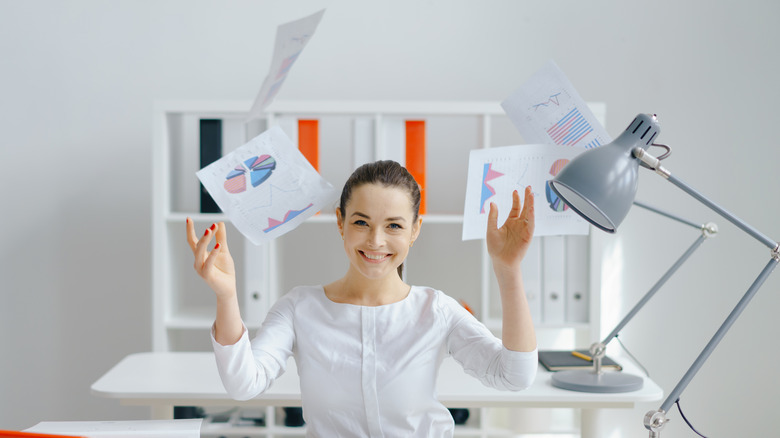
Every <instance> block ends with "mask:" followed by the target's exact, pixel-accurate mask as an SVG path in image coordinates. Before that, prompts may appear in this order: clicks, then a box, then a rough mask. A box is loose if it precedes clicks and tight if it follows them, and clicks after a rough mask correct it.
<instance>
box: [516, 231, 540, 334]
mask: <svg viewBox="0 0 780 438" xmlns="http://www.w3.org/2000/svg"><path fill="white" fill-rule="evenodd" d="M539 240H540V239H533V240H531V246H529V247H528V253H526V255H525V258H524V259H523V264H522V268H521V269H522V270H523V284H524V286H525V296H526V298H527V299H528V306H529V307H530V310H531V318H532V319H533V322H534V324H539V323H540V322H542V263H541V251H540V248H541V244H540V243H539Z"/></svg>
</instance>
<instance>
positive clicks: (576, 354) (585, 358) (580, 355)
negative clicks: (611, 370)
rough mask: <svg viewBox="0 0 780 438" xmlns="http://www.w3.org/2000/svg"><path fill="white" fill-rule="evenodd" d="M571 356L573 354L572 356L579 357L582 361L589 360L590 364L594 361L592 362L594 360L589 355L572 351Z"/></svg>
mask: <svg viewBox="0 0 780 438" xmlns="http://www.w3.org/2000/svg"><path fill="white" fill-rule="evenodd" d="M571 354H572V356H574V357H579V358H580V359H584V360H587V361H588V362H590V361H592V360H593V358H592V357H590V356H588V355H587V354H582V353H580V352H579V351H572V352H571Z"/></svg>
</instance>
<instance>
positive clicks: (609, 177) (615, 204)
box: [550, 114, 780, 438]
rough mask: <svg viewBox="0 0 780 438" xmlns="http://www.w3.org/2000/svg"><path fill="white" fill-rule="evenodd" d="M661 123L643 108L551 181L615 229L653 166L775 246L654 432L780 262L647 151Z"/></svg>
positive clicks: (651, 424)
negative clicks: (615, 134) (645, 170)
mask: <svg viewBox="0 0 780 438" xmlns="http://www.w3.org/2000/svg"><path fill="white" fill-rule="evenodd" d="M659 132H660V128H659V125H658V119H657V118H656V116H655V115H650V114H639V115H638V116H637V117H636V118H635V119H634V120H633V121H632V122H631V123H630V124H629V125H628V128H626V130H625V131H624V132H623V133H622V134H620V136H619V137H618V138H617V139H615V140H614V141H613V142H612V143H609V144H607V145H604V146H601V147H598V148H595V149H589V150H587V151H585V152H583V153H582V154H580V155H578V156H577V157H576V158H574V159H573V160H571V162H569V164H568V165H566V167H564V168H563V169H561V171H560V172H558V175H556V176H555V178H553V180H552V181H550V186H551V187H552V189H553V190H554V191H555V193H556V194H557V195H558V196H559V197H560V198H561V199H563V201H564V202H565V203H566V204H567V205H568V206H569V207H571V208H572V210H574V211H575V212H577V213H578V214H579V215H580V216H582V217H583V218H584V219H585V220H587V221H588V222H590V223H591V224H593V225H594V226H595V227H596V228H599V229H601V230H604V231H606V232H609V233H614V232H615V231H616V230H617V227H618V225H620V223H621V222H622V221H623V219H624V218H625V216H626V214H627V213H628V210H629V209H630V207H631V205H632V203H633V201H634V196H635V195H636V190H637V185H638V173H639V170H638V169H639V166H640V165H641V166H642V167H645V168H648V169H650V170H653V171H654V172H655V173H657V174H658V175H660V176H662V177H663V178H664V179H666V180H667V181H669V182H671V183H672V184H674V185H675V186H676V187H678V188H679V189H681V190H683V191H684V192H686V193H688V194H689V195H690V196H692V197H693V198H694V199H696V200H697V201H699V202H700V203H702V204H704V205H705V206H707V207H708V208H710V209H711V210H713V211H714V212H716V213H718V214H719V215H720V216H722V217H723V218H725V219H726V220H728V221H729V222H731V223H733V224H734V225H736V226H737V228H739V229H741V230H742V231H744V232H745V233H747V234H748V235H750V236H752V237H753V238H754V239H756V240H758V241H759V242H761V243H763V244H764V245H766V246H767V247H768V248H769V249H770V258H769V261H768V262H767V264H766V266H765V267H764V268H763V269H762V270H761V272H760V273H759V274H758V276H757V277H756V279H755V280H754V281H753V283H752V284H751V285H750V287H749V288H748V290H747V291H746V292H745V294H744V295H743V297H742V298H741V299H740V301H739V302H738V303H737V305H736V306H735V307H734V309H733V310H732V311H731V313H730V314H729V315H728V317H726V320H725V321H723V323H722V324H721V326H720V328H718V330H717V331H716V332H715V334H714V335H713V337H712V339H710V341H709V342H708V343H707V345H706V346H705V347H704V349H703V350H702V351H701V353H700V354H699V356H698V357H697V358H696V359H695V360H694V362H693V364H691V366H690V368H689V369H688V371H687V372H686V373H685V375H683V377H682V379H680V381H679V382H678V383H677V386H675V388H674V389H673V390H672V392H671V393H670V394H669V396H668V397H667V398H666V400H665V401H664V402H663V404H661V406H660V408H659V409H658V410H655V411H649V412H648V413H647V414H645V418H644V425H645V428H646V429H647V430H649V431H650V437H651V438H658V437H660V431H661V430H662V429H663V427H664V426H665V425H666V423H667V422H668V421H669V420H668V419H667V418H666V413H667V412H668V411H669V409H670V408H671V407H672V405H673V404H674V403H675V402H676V401H677V400H678V399H679V397H680V395H681V394H682V392H683V391H684V390H685V388H686V387H687V386H688V384H689V383H690V382H691V380H692V379H693V377H694V376H695V375H696V373H697V372H698V371H699V369H700V368H701V367H702V365H704V362H706V361H707V359H708V358H709V356H710V354H711V353H712V352H713V351H714V350H715V348H716V347H717V346H718V344H719V343H720V341H721V340H722V339H723V337H724V336H725V335H726V333H727V332H728V330H729V329H730V328H731V326H732V324H733V323H734V322H735V321H736V320H737V318H739V315H740V314H741V313H742V311H743V310H744V309H745V308H746V307H747V305H748V304H749V303H750V300H751V299H752V298H753V296H754V295H755V294H756V292H757V291H758V289H760V288H761V286H762V285H763V283H764V281H766V279H767V278H769V275H770V274H771V273H772V271H773V270H774V269H775V267H777V264H778V262H780V245H778V243H777V242H776V241H774V240H772V239H770V238H769V237H767V236H766V235H764V234H763V233H761V232H760V231H758V230H757V229H755V228H753V227H752V226H750V225H748V224H747V223H746V222H744V221H743V220H741V219H740V218H738V217H736V216H734V215H733V214H732V213H730V212H728V211H727V210H725V209H724V208H722V207H721V206H720V205H718V204H716V203H715V202H713V201H711V200H710V199H709V198H707V197H705V196H704V195H702V194H701V193H699V192H698V191H696V190H695V189H693V188H692V187H690V186H689V185H688V184H686V183H684V182H683V181H681V180H680V179H679V178H677V177H675V176H674V175H672V174H671V172H669V171H668V170H667V169H665V168H664V167H663V166H661V163H660V161H661V160H660V159H659V158H656V157H654V156H652V155H651V154H649V153H648V152H647V149H648V148H649V147H650V146H661V145H656V144H654V143H653V140H654V139H655V138H656V137H657V136H658V133H659Z"/></svg>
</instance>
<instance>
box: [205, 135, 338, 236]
mask: <svg viewBox="0 0 780 438" xmlns="http://www.w3.org/2000/svg"><path fill="white" fill-rule="evenodd" d="M197 175H198V178H199V179H200V181H201V183H203V186H204V187H206V190H208V192H209V194H210V195H211V197H212V198H214V201H216V202H217V205H219V208H220V209H222V211H223V212H224V213H225V214H226V215H227V217H228V218H229V219H230V221H231V222H232V223H233V225H235V226H236V228H237V229H238V231H240V232H241V234H243V235H244V236H246V237H247V238H248V239H249V240H250V241H251V242H252V243H254V244H255V245H260V244H262V243H265V242H268V241H271V240H273V239H275V238H277V237H279V236H281V235H282V234H285V233H287V232H289V231H292V230H293V229H295V228H296V227H297V226H298V225H300V224H301V223H302V222H303V221H304V220H306V218H308V217H310V216H312V215H314V214H316V213H317V212H318V211H320V210H323V209H326V208H327V209H330V208H331V207H333V205H334V203H335V201H336V196H337V193H336V190H335V189H334V188H333V186H332V185H331V184H330V183H329V182H327V181H325V180H324V179H323V178H322V176H320V174H319V173H317V171H316V170H314V168H313V167H312V166H311V164H309V161H308V160H306V158H305V157H304V156H303V155H302V154H301V153H300V151H298V148H296V147H295V145H294V144H293V142H292V140H290V138H289V137H287V135H285V133H284V131H282V129H281V128H279V127H278V126H275V127H273V128H271V129H269V130H268V131H265V132H264V133H262V134H260V135H259V136H257V137H255V138H254V139H252V140H250V141H249V142H248V143H247V144H245V145H243V146H241V147H239V148H237V149H236V150H234V151H233V152H231V153H229V154H227V155H225V156H224V157H222V158H220V159H219V160H217V161H215V162H213V163H211V164H209V165H208V166H206V167H204V168H203V169H201V170H200V171H198V172H197Z"/></svg>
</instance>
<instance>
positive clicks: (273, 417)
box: [152, 101, 603, 438]
mask: <svg viewBox="0 0 780 438" xmlns="http://www.w3.org/2000/svg"><path fill="white" fill-rule="evenodd" d="M250 107H251V102H248V101H165V102H158V103H157V104H156V106H155V116H154V124H155V126H154V134H155V138H154V150H153V192H154V193H153V206H152V236H153V237H152V250H153V254H152V261H153V275H152V283H153V284H152V300H153V318H152V320H153V328H152V333H153V349H154V350H155V351H203V350H210V344H209V341H208V330H209V329H210V327H211V324H212V323H213V319H214V298H213V293H212V292H211V291H210V290H209V289H208V287H207V286H206V285H205V284H203V282H202V281H201V280H200V278H198V277H197V275H196V274H195V273H194V271H193V269H192V254H191V252H190V249H189V247H188V245H187V243H186V240H185V233H184V230H185V218H186V217H191V218H192V219H193V220H194V222H195V226H196V230H201V231H202V230H205V228H206V227H208V226H209V225H211V224H212V223H214V222H217V221H223V220H224V221H226V222H227V224H228V243H229V246H230V250H231V254H232V255H233V257H234V259H235V261H236V266H237V271H238V275H239V278H238V288H239V295H240V299H241V306H242V314H243V317H244V320H245V322H246V323H247V326H248V327H249V329H250V331H252V330H254V329H256V328H257V327H259V325H260V323H261V322H262V319H263V316H264V314H265V312H266V311H267V309H268V307H269V306H270V305H271V304H272V303H273V302H274V301H275V300H276V299H277V298H278V297H279V296H280V295H281V294H283V293H285V292H286V291H287V290H289V289H290V288H291V287H293V286H295V285H299V284H326V283H328V282H330V281H333V280H335V279H336V278H338V276H340V275H342V274H343V272H344V271H345V270H346V267H347V260H346V257H341V258H340V257H335V256H334V254H338V251H339V250H340V248H341V241H340V239H339V236H338V233H337V229H336V224H335V215H334V214H332V213H331V212H328V211H323V212H321V213H320V214H318V215H317V216H315V217H312V218H310V219H309V220H307V221H306V222H305V223H304V224H302V225H301V226H300V227H298V228H297V229H296V230H295V231H294V232H292V233H288V234H286V235H284V236H282V237H280V238H279V239H277V240H275V241H273V242H271V243H270V244H268V245H264V246H255V245H253V244H251V243H250V242H248V241H247V240H246V239H244V238H243V236H242V235H241V234H240V233H239V232H238V231H237V230H236V229H235V228H233V227H232V225H231V224H230V223H229V222H228V221H227V220H226V217H225V216H224V215H223V214H214V213H199V211H200V204H199V199H200V198H199V196H200V186H199V181H198V179H197V177H196V176H195V172H197V170H199V168H200V166H199V130H198V126H199V120H200V119H221V120H222V126H223V134H222V142H223V153H228V152H230V151H231V150H233V149H235V148H236V147H238V146H240V145H242V144H244V143H246V142H247V141H248V140H249V139H251V138H253V137H254V136H256V135H258V134H260V133H261V132H263V131H264V130H265V129H267V128H268V127H270V126H273V125H275V124H278V125H280V126H281V127H282V128H283V129H284V130H285V132H286V133H287V134H288V136H290V137H291V138H292V139H293V141H297V130H296V129H294V128H295V127H296V123H297V120H298V119H312V118H314V119H317V120H319V126H320V131H319V132H320V134H319V135H320V145H321V146H320V154H321V155H320V173H321V174H322V175H323V177H324V178H325V179H326V180H328V181H330V182H331V183H332V184H333V185H334V187H337V188H339V189H340V187H341V186H342V185H343V183H344V181H345V180H346V178H347V177H348V176H349V174H350V173H351V172H352V170H353V169H354V168H355V167H356V166H357V165H359V164H362V163H363V162H367V161H372V160H375V159H395V160H398V161H400V162H402V163H403V162H404V156H403V147H402V144H403V135H404V134H403V121H404V120H408V119H413V120H425V121H426V154H427V187H426V190H427V194H428V195H427V206H428V211H427V214H426V215H424V217H423V232H422V234H421V237H420V238H419V239H418V241H417V242H416V244H415V247H414V248H413V250H412V251H411V253H410V255H409V258H408V260H407V262H406V264H405V266H406V269H407V270H406V276H407V281H408V282H409V283H412V284H419V285H430V286H434V287H436V288H438V289H441V290H443V291H445V292H446V293H448V294H449V295H451V296H453V297H455V298H456V299H460V300H463V301H465V302H467V303H468V304H469V306H470V307H471V308H472V309H473V310H474V313H475V315H476V316H477V317H478V318H480V320H482V321H483V322H484V323H485V324H486V325H487V326H488V327H489V328H491V329H492V330H494V331H496V332H497V333H498V332H499V331H500V320H501V313H500V303H499V300H498V292H497V287H496V285H495V282H494V280H493V275H492V269H491V267H490V260H489V257H488V255H487V250H486V248H485V245H484V242H483V241H462V240H461V231H462V222H463V221H462V212H463V208H464V207H463V205H464V193H465V187H466V169H467V164H468V151H469V150H471V149H474V148H482V147H493V146H504V145H511V144H522V143H523V141H522V139H521V137H520V136H519V134H518V133H517V132H516V130H515V129H514V127H513V126H512V124H511V122H510V121H509V120H508V119H507V118H506V116H505V114H504V112H503V110H502V109H501V107H500V105H499V103H497V102H417V101H407V102H395V101H389V102H372V101H367V102H363V101H361V102H344V101H327V102H326V101H321V102H314V101H312V102H303V101H301V102H294V101H287V102H284V101H277V102H275V103H274V104H273V105H272V106H271V107H270V108H269V111H268V113H267V117H266V118H265V119H264V120H260V121H252V122H250V123H245V118H246V115H247V112H248V110H249V108H250ZM592 108H593V109H594V112H596V113H597V114H599V113H600V112H601V113H602V114H603V107H601V106H599V105H592ZM537 199H538V198H537ZM334 207H335V206H334ZM552 239H557V240H555V242H557V243H553V240H551V239H550V238H540V239H537V240H536V241H537V243H535V246H534V248H533V249H532V251H531V253H530V254H529V256H528V257H527V258H526V261H524V263H525V264H526V266H524V274H525V272H526V269H527V270H528V271H529V272H533V273H536V274H535V275H536V276H537V279H536V280H533V281H532V284H531V285H530V286H528V285H527V288H528V290H527V293H528V296H529V299H530V300H532V301H534V300H535V303H536V304H535V305H536V306H537V310H536V312H537V315H536V316H537V320H538V322H537V323H536V326H537V334H538V336H539V341H540V348H573V347H575V346H584V345H589V344H590V342H592V341H593V340H595V339H597V338H598V335H599V327H598V324H597V322H598V321H599V320H600V318H599V316H600V315H599V309H600V299H599V295H598V293H594V292H593V291H599V290H600V278H599V273H600V266H599V263H598V262H599V260H600V257H599V254H598V248H597V246H598V245H597V244H594V242H592V240H591V238H590V237H588V236H562V237H557V236H556V237H554V238H552ZM548 240H549V243H550V245H549V246H550V247H551V248H552V247H559V248H561V253H560V256H559V257H556V258H557V259H559V260H557V262H558V263H559V265H560V266H562V268H560V269H559V270H558V271H556V272H559V273H563V274H564V276H565V277H564V279H558V278H557V277H556V279H555V281H552V280H550V281H547V285H548V286H549V285H550V284H559V285H560V287H563V290H557V291H545V290H544V287H545V282H546V280H545V278H544V277H545V269H544V268H545V267H544V260H545V257H544V251H550V250H549V249H547V250H546V249H545V248H546V247H547V246H548V244H547V241H548ZM304 249H305V250H304ZM567 254H571V256H567ZM575 255H576V256H577V257H578V258H577V259H576V260H573V259H572V260H571V261H567V260H568V259H569V258H571V257H574V256H575ZM548 256H549V252H548ZM582 257H585V258H586V260H582ZM547 259H549V257H547ZM301 267H305V269H301ZM570 269H576V270H578V271H577V272H576V275H569V271H568V270H570ZM533 275H534V274H528V275H526V276H527V277H530V278H533ZM549 275H557V274H549ZM566 278H576V279H577V282H578V283H579V284H577V285H573V284H567V281H568V280H566ZM558 280H561V281H558ZM550 293H553V294H556V296H557V299H558V300H565V299H566V297H567V295H568V296H569V299H570V300H571V299H574V298H573V297H574V295H575V294H576V295H577V296H579V297H581V299H583V300H585V301H584V304H583V305H585V306H586V312H585V313H584V314H583V313H580V315H579V316H578V317H577V318H568V317H564V319H563V320H556V321H555V322H552V323H548V322H545V320H544V301H545V300H550V299H554V298H553V297H551V296H546V294H548V295H549V294H550ZM560 305H561V306H563V305H564V304H560ZM488 416H489V412H488V411H487V409H486V408H482V409H473V410H472V418H471V419H470V420H469V423H468V424H467V425H466V426H463V427H460V426H459V427H458V435H459V436H476V437H485V438H487V437H494V436H495V437H498V436H508V432H506V433H505V432H502V431H500V430H494V429H491V428H490V427H489V425H488V424H487V423H488V421H487V420H486V419H487V418H488ZM277 418H278V415H277V413H276V410H275V409H273V408H268V409H267V412H266V419H267V422H268V424H269V426H267V427H259V428H252V431H254V432H252V433H248V431H246V430H245V429H244V428H235V430H232V431H230V432H229V433H228V432H226V431H220V432H219V433H218V434H217V435H219V436H233V435H234V433H237V434H238V435H240V436H263V437H271V436H303V435H304V432H303V431H301V430H300V429H295V428H285V427H284V426H279V425H278V424H277V423H278V421H277ZM215 436H216V435H215Z"/></svg>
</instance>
